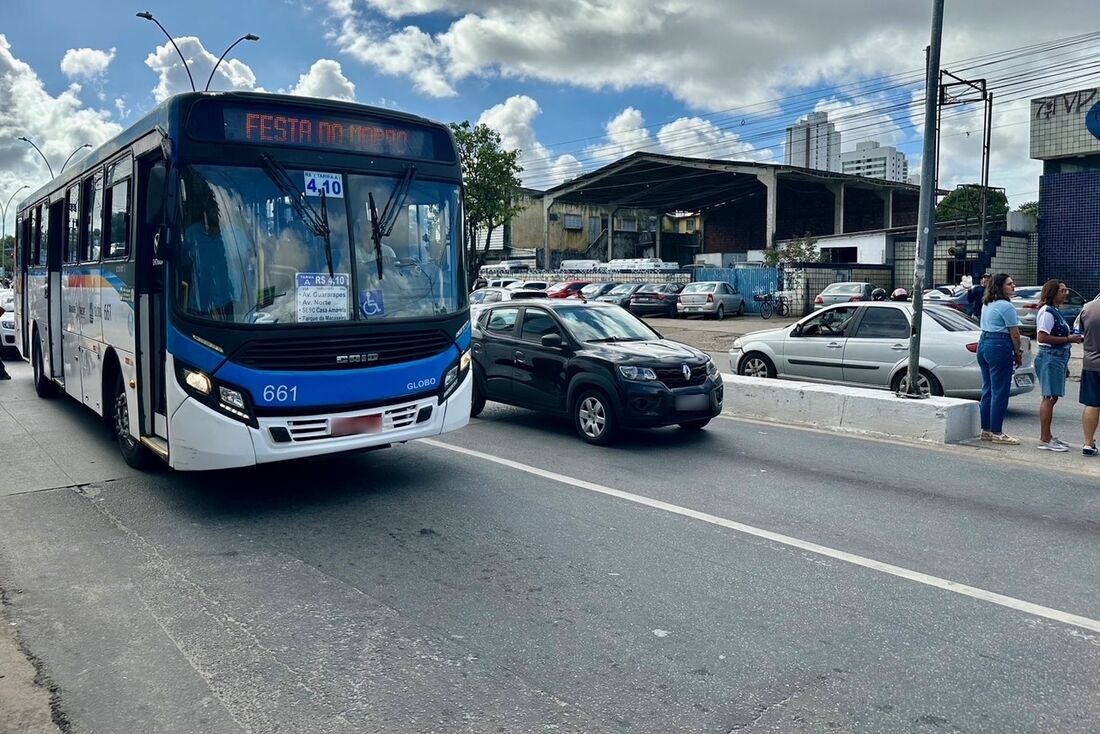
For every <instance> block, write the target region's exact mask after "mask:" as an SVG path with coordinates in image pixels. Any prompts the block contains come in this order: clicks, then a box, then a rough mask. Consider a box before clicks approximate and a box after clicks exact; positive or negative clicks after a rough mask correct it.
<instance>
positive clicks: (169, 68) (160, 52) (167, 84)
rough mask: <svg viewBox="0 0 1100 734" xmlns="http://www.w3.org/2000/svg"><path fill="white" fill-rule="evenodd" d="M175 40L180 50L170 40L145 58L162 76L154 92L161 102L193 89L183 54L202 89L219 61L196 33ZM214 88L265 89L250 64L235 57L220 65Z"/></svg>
mask: <svg viewBox="0 0 1100 734" xmlns="http://www.w3.org/2000/svg"><path fill="white" fill-rule="evenodd" d="M175 41H176V45H177V46H179V50H180V53H179V54H177V53H176V49H175V48H173V46H172V44H170V43H167V42H166V43H164V44H163V45H161V46H157V48H156V50H155V51H153V53H151V54H149V56H148V57H146V59H145V65H146V66H148V67H149V68H150V69H152V70H153V71H155V72H157V74H158V75H159V76H160V79H159V81H158V83H157V86H155V87H154V88H153V96H154V97H155V98H156V100H157V101H158V102H161V101H163V100H165V99H167V98H168V97H171V96H172V95H173V94H179V93H180V92H190V91H191V83H190V82H189V81H188V77H187V70H186V69H185V68H184V66H183V63H182V62H181V61H180V54H182V55H183V57H184V58H185V59H187V66H188V67H189V68H190V70H191V75H192V77H193V78H194V80H195V88H196V89H198V90H200V91H201V90H202V89H203V88H204V87H205V86H206V80H207V79H208V78H209V77H210V71H211V69H213V68H214V64H215V63H217V61H218V57H217V56H215V55H214V54H212V53H210V52H209V51H207V50H206V48H205V47H204V46H203V45H202V42H201V41H200V40H199V39H197V38H195V37H194V36H181V37H179V38H176V39H175ZM238 48H240V47H238ZM210 89H211V90H217V91H239V92H249V91H254V92H260V91H263V88H262V87H258V86H256V75H255V74H254V73H252V69H251V68H250V67H249V66H248V64H246V63H244V62H243V61H238V60H237V59H233V58H225V59H223V60H222V62H221V64H219V65H218V70H217V72H216V73H215V75H214V78H213V79H212V80H211V81H210Z"/></svg>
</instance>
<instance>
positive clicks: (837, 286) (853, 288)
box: [821, 283, 863, 296]
mask: <svg viewBox="0 0 1100 734" xmlns="http://www.w3.org/2000/svg"><path fill="white" fill-rule="evenodd" d="M821 292H822V293H838V294H841V295H846V296H847V295H853V294H856V293H862V292H863V284H862V283H833V284H832V285H830V286H828V287H826V288H825V290H823V291H821Z"/></svg>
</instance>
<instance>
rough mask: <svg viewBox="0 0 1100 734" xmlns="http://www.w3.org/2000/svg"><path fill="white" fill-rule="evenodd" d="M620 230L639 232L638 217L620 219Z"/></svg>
mask: <svg viewBox="0 0 1100 734" xmlns="http://www.w3.org/2000/svg"><path fill="white" fill-rule="evenodd" d="M616 227H617V229H618V230H619V231H620V232H637V231H638V220H637V219H620V220H619V223H618V224H617V225H616Z"/></svg>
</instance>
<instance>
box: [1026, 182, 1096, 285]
mask: <svg viewBox="0 0 1100 734" xmlns="http://www.w3.org/2000/svg"><path fill="white" fill-rule="evenodd" d="M1048 278H1059V279H1061V280H1064V281H1065V282H1066V284H1067V285H1069V286H1070V287H1071V288H1073V289H1074V290H1076V291H1077V292H1079V293H1080V294H1081V295H1083V296H1084V297H1085V298H1092V297H1093V296H1094V295H1096V294H1097V293H1100V171H1088V172H1084V173H1056V174H1049V173H1048V174H1046V175H1044V176H1041V177H1040V178H1039V278H1038V282H1039V283H1042V282H1044V281H1045V280H1047V279H1048Z"/></svg>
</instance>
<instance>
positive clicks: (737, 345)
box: [730, 337, 741, 352]
mask: <svg viewBox="0 0 1100 734" xmlns="http://www.w3.org/2000/svg"><path fill="white" fill-rule="evenodd" d="M730 349H732V350H733V351H735V352H740V351H741V337H737V338H736V339H734V340H733V346H732V347H730Z"/></svg>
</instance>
